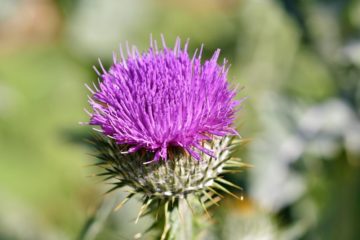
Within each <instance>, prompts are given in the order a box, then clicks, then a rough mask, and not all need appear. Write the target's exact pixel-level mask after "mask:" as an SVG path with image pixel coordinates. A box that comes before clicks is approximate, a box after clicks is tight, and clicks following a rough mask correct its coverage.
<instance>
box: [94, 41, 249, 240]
mask: <svg viewBox="0 0 360 240" xmlns="http://www.w3.org/2000/svg"><path fill="white" fill-rule="evenodd" d="M219 53H220V50H217V51H215V53H214V54H213V56H212V57H211V58H210V59H209V60H206V61H205V62H204V63H202V62H201V55H202V47H201V49H200V50H199V51H196V52H195V54H194V55H193V56H192V57H190V56H189V54H188V41H187V42H186V43H185V45H184V46H183V47H182V46H181V43H180V39H179V38H178V39H177V40H176V42H175V46H174V47H173V48H169V47H167V46H166V43H165V40H164V38H163V37H162V48H161V49H159V48H158V46H157V42H156V41H155V40H154V41H153V40H151V41H150V48H149V50H147V51H146V52H144V53H139V51H138V50H137V49H136V47H132V48H131V49H130V48H129V47H128V45H127V56H125V55H124V54H123V51H122V48H121V46H120V58H119V59H117V56H116V54H114V57H113V64H112V66H111V67H110V69H109V71H106V70H105V68H104V67H103V66H102V64H101V62H100V61H99V63H100V67H101V70H102V71H98V70H97V69H96V68H95V70H96V72H97V74H98V76H99V78H100V81H99V84H98V86H96V85H95V84H94V86H93V88H90V87H88V88H89V90H90V92H91V94H92V96H91V97H90V98H89V103H90V105H91V107H92V109H93V111H92V113H89V114H90V122H89V124H90V125H94V126H98V128H96V130H97V131H99V132H100V134H98V135H96V136H95V137H94V139H93V141H92V142H93V144H94V146H95V148H96V150H97V159H98V162H97V164H96V165H98V166H100V167H102V169H103V172H102V173H100V174H99V175H102V176H106V180H110V181H111V183H112V184H113V185H114V186H113V188H111V189H110V190H109V191H114V190H116V189H119V188H123V187H129V188H130V189H131V190H130V193H129V195H128V196H127V197H126V198H125V199H124V200H123V201H122V202H120V203H119V205H118V206H117V207H116V209H119V208H121V207H122V206H123V205H124V204H125V203H126V201H128V200H129V199H130V198H132V197H134V196H139V197H140V199H141V200H142V202H143V205H142V207H141V209H140V212H139V214H138V218H137V220H138V219H139V217H141V216H143V215H146V214H150V213H152V214H154V215H155V216H156V218H158V221H155V224H154V225H153V228H159V223H162V226H161V228H162V234H161V239H174V238H176V237H180V235H181V236H182V238H184V239H193V238H195V235H196V231H194V227H193V226H191V224H190V227H189V222H188V223H186V221H185V222H184V219H185V218H186V219H187V221H188V220H189V219H190V220H191V221H190V222H191V223H192V222H193V221H194V219H193V218H192V217H191V216H192V215H191V214H190V215H189V214H186V212H188V210H189V209H190V210H191V211H192V212H194V215H195V216H196V215H197V214H198V213H199V212H200V213H201V212H206V213H207V208H208V207H210V206H211V205H213V204H217V202H218V201H219V199H220V198H221V197H222V195H221V193H220V192H225V193H227V194H230V195H233V196H235V197H237V196H236V195H234V194H233V193H232V192H231V191H229V190H228V188H227V187H228V186H230V187H235V188H239V187H238V186H237V185H235V184H233V183H231V182H229V181H227V180H225V179H224V178H223V175H224V174H225V173H228V172H237V171H240V170H241V169H242V168H243V167H244V166H245V164H243V163H242V162H240V160H239V159H236V158H231V157H230V153H231V150H232V149H233V148H234V147H235V146H236V144H237V143H240V142H241V140H240V139H239V137H238V134H237V132H236V130H235V129H234V128H233V126H232V123H233V121H234V117H235V113H236V107H237V106H239V104H240V102H239V101H236V100H235V99H234V97H235V95H236V91H235V90H232V89H230V87H229V84H228V82H227V72H228V69H229V68H228V66H227V63H226V61H225V60H224V62H223V64H222V65H218V63H217V61H218V57H219ZM239 189H240V188H239ZM176 209H178V210H179V214H174V212H175V211H176ZM199 209H202V210H199ZM159 213H160V215H161V216H159ZM181 215H183V217H181ZM185 215H186V216H187V217H184V216H185ZM179 216H180V217H179ZM181 218H183V221H182V223H181ZM137 220H136V221H137ZM186 225H187V226H188V227H186ZM184 229H185V230H184Z"/></svg>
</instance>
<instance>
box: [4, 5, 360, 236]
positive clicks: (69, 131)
mask: <svg viewBox="0 0 360 240" xmlns="http://www.w3.org/2000/svg"><path fill="white" fill-rule="evenodd" d="M150 33H152V34H153V36H154V37H155V38H159V34H160V33H163V34H164V35H165V37H166V39H167V41H168V42H171V41H173V40H174V39H175V37H176V36H178V35H179V36H180V37H181V38H182V39H186V38H190V47H191V49H192V50H194V49H195V48H196V47H198V46H199V45H200V44H201V43H204V44H205V49H204V50H205V55H206V56H210V54H211V53H212V52H213V51H214V50H215V49H216V48H221V49H222V56H223V57H226V58H227V59H228V60H229V61H230V63H231V64H232V67H231V71H230V81H231V82H232V83H233V84H234V85H236V84H239V85H240V86H245V89H244V90H242V91H241V92H240V94H239V97H242V96H249V98H248V99H247V100H246V103H245V105H244V107H243V109H242V110H241V111H240V113H239V116H238V118H237V122H236V126H237V127H238V129H239V131H240V133H241V135H242V136H244V137H250V138H251V139H252V141H251V142H250V143H249V144H248V145H247V146H245V147H242V148H241V149H239V151H238V153H237V154H238V155H240V156H241V157H243V159H244V161H245V162H248V163H250V164H252V165H254V167H253V168H252V169H250V170H247V171H246V172H244V173H243V174H240V175H239V176H235V177H234V176H229V177H231V178H233V179H232V180H235V181H238V182H239V183H240V184H242V185H243V186H244V187H245V191H244V193H243V194H244V196H245V200H244V201H237V200H234V199H231V198H228V199H226V200H225V201H224V202H222V206H221V207H218V208H214V209H213V211H212V214H213V215H214V218H213V221H214V222H215V223H216V224H215V225H214V228H213V231H212V232H211V233H209V235H208V236H206V237H207V238H208V239H285V240H287V239H359V238H360V230H359V228H358V226H357V225H358V223H359V222H360V204H359V203H360V171H359V170H360V120H359V119H360V117H359V116H360V1H358V0H348V1H341V0H331V1H323V0H311V1H292V0H278V1H275V0H268V1H264V0H199V1H191V0H185V1H184V0H182V1H180V0H174V1H165V0H152V1H145V0H135V1H133V0H123V1H118V0H101V1H100V0H76V1H70V0H56V1H55V0H0V239H73V238H75V237H76V236H78V235H79V234H80V231H81V229H82V227H83V225H84V224H85V222H86V220H87V219H88V218H89V217H90V216H92V213H93V212H94V209H95V208H96V206H97V205H98V204H99V202H100V200H101V199H102V198H103V195H102V194H103V193H104V192H105V191H106V189H107V188H106V186H104V185H103V184H102V183H100V184H99V179H97V178H87V176H88V175H90V174H91V173H92V172H94V169H92V168H90V167H86V166H85V165H87V164H89V163H91V162H92V157H91V156H89V155H88V154H87V153H90V152H91V150H90V149H88V148H87V147H86V145H85V144H84V139H85V138H86V136H87V134H88V133H89V131H90V129H89V128H86V127H82V126H80V125H78V122H79V121H87V120H88V119H87V118H88V117H87V115H86V114H85V113H84V112H83V108H84V107H86V106H87V103H86V100H87V99H86V95H87V94H88V93H87V91H86V89H85V87H84V86H83V84H84V83H90V82H92V81H96V75H95V74H94V73H93V72H92V69H91V65H93V64H96V61H97V57H101V58H102V59H103V61H104V62H105V63H110V61H111V57H112V56H111V52H112V51H113V50H116V49H117V48H118V44H119V43H125V41H126V40H128V41H129V42H130V43H134V44H136V45H138V46H139V47H140V49H145V48H146V47H147V45H148V42H149V36H150ZM239 194H241V193H239ZM109 197H111V196H109ZM120 198H121V197H120ZM137 211H138V203H137V202H135V201H134V202H130V205H129V206H128V205H127V206H126V207H125V208H123V209H122V210H120V211H119V212H116V213H111V214H110V217H109V219H108V220H106V221H105V223H104V228H102V229H99V231H98V232H97V238H96V239H107V240H110V239H132V238H133V236H134V235H135V234H136V233H138V232H142V231H144V230H145V228H146V227H147V226H148V221H147V219H144V220H143V221H141V222H139V223H138V224H137V225H135V224H134V223H133V220H134V218H135V217H136V214H137ZM145 239H146V238H145Z"/></svg>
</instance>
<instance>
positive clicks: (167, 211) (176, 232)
mask: <svg viewBox="0 0 360 240" xmlns="http://www.w3.org/2000/svg"><path fill="white" fill-rule="evenodd" d="M169 205H170V204H169V203H165V204H164V225H163V229H162V235H161V240H190V239H195V237H196V236H195V234H194V223H195V222H194V219H193V217H194V213H193V210H192V209H191V206H190V203H189V202H188V200H186V199H179V200H178V202H177V205H176V206H175V207H171V206H169Z"/></svg>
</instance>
